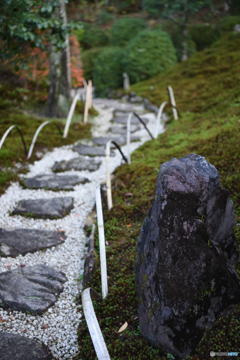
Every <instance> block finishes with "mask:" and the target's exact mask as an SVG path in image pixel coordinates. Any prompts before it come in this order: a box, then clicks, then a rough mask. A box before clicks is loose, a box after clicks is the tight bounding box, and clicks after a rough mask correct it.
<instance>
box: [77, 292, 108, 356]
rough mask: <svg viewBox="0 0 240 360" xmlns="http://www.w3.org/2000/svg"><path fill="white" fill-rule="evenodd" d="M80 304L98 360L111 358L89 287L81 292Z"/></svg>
mask: <svg viewBox="0 0 240 360" xmlns="http://www.w3.org/2000/svg"><path fill="white" fill-rule="evenodd" d="M82 306H83V312H84V316H85V319H86V322H87V326H88V330H89V333H90V336H91V339H92V343H93V346H94V349H95V352H96V354H97V358H98V360H111V359H110V355H109V353H108V349H107V346H106V344H105V341H104V338H103V334H102V332H101V329H100V326H99V323H98V320H97V317H96V314H95V311H94V308H93V303H92V299H91V295H90V288H87V289H85V290H83V292H82Z"/></svg>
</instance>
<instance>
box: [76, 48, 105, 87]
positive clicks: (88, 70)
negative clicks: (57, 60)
mask: <svg viewBox="0 0 240 360" xmlns="http://www.w3.org/2000/svg"><path fill="white" fill-rule="evenodd" d="M102 49H103V48H93V49H89V50H85V51H84V52H83V54H82V57H81V59H82V64H83V71H84V78H85V79H87V80H92V79H93V69H94V61H95V59H96V58H97V56H98V54H99V53H100V52H101V51H102Z"/></svg>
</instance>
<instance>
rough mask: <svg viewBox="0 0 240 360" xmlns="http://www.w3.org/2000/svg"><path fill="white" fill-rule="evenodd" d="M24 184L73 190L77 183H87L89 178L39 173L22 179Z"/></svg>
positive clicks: (41, 187) (48, 188) (30, 186)
mask: <svg viewBox="0 0 240 360" xmlns="http://www.w3.org/2000/svg"><path fill="white" fill-rule="evenodd" d="M21 182H22V184H23V185H24V186H25V187H27V188H30V189H46V190H73V189H74V186H75V185H78V184H85V183H87V182H89V180H88V179H86V178H84V177H80V176H78V175H55V174H54V175H51V174H50V175H48V174H47V175H44V174H43V175H37V176H34V177H31V178H24V179H22V181H21Z"/></svg>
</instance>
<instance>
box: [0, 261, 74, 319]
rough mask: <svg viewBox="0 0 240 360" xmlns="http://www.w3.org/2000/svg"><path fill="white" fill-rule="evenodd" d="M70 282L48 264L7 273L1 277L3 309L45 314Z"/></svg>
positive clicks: (0, 300)
mask: <svg viewBox="0 0 240 360" xmlns="http://www.w3.org/2000/svg"><path fill="white" fill-rule="evenodd" d="M66 280H67V278H66V276H65V275H64V274H63V273H62V272H60V271H56V270H55V269H53V268H51V267H50V266H47V265H44V264H39V265H34V266H26V267H19V268H17V269H14V270H11V271H6V272H3V273H1V274H0V306H1V307H3V308H5V309H10V310H17V311H22V312H30V313H32V314H43V313H44V312H45V311H46V310H47V309H48V308H49V307H50V306H52V305H53V304H55V302H56V301H57V297H58V295H59V294H60V293H61V292H62V290H63V284H64V282H65V281H66Z"/></svg>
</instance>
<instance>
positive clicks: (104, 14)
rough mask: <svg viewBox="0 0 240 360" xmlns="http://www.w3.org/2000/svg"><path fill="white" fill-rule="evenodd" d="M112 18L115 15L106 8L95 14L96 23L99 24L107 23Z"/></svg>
mask: <svg viewBox="0 0 240 360" xmlns="http://www.w3.org/2000/svg"><path fill="white" fill-rule="evenodd" d="M114 19H115V16H114V15H113V14H111V13H110V12H108V11H106V10H101V11H100V12H99V13H98V15H97V23H98V24H99V25H105V24H109V23H111V22H112V21H113V20H114Z"/></svg>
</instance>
